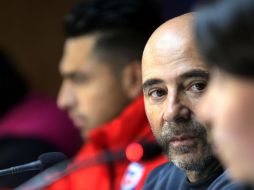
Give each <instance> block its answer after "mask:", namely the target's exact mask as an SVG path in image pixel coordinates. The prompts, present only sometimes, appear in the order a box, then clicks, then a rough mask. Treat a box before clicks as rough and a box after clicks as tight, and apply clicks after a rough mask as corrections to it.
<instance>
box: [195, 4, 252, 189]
mask: <svg viewBox="0 0 254 190" xmlns="http://www.w3.org/2000/svg"><path fill="white" fill-rule="evenodd" d="M195 31H196V38H197V44H198V46H199V48H200V50H201V53H202V55H203V56H204V58H205V60H206V62H207V63H208V65H209V66H210V67H211V68H212V76H211V83H210V85H209V88H208V91H207V93H206V95H205V96H204V99H203V101H202V104H201V109H200V115H201V118H202V119H203V120H205V121H207V122H209V123H210V124H211V126H212V127H211V131H212V137H213V143H214V144H215V147H216V149H215V150H216V152H217V153H218V155H219V157H220V158H221V160H222V161H223V163H224V164H225V166H226V167H227V168H229V171H230V174H231V176H232V177H233V178H234V179H236V180H241V181H245V182H248V183H251V184H252V185H253V184H254V162H253V160H254V148H253V147H254V138H253V137H254V98H253V97H254V1H253V0H241V1H238V0H222V1H218V2H217V3H215V4H213V5H211V6H210V7H208V8H205V9H204V10H202V11H200V12H199V14H198V15H197V20H196V25H195Z"/></svg>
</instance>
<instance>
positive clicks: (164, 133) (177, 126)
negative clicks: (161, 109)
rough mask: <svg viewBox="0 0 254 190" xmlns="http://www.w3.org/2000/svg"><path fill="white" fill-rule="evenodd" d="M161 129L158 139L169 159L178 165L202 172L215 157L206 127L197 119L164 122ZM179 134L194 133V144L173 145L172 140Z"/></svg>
mask: <svg viewBox="0 0 254 190" xmlns="http://www.w3.org/2000/svg"><path fill="white" fill-rule="evenodd" d="M161 129H162V130H161V134H160V135H157V137H156V139H157V141H158V142H159V144H160V145H161V146H162V147H163V148H164V151H165V152H166V155H167V156H168V158H169V160H171V161H172V162H173V163H174V164H175V165H176V166H177V167H179V168H181V169H183V170H185V171H192V172H197V173H200V172H201V171H203V170H204V169H205V168H206V167H207V165H208V164H209V163H210V162H211V160H212V159H213V156H212V150H211V146H210V144H209V143H208V142H207V132H206V129H205V127H204V126H203V125H202V124H200V123H198V122H197V121H195V120H193V119H189V120H188V121H186V120H185V121H174V122H164V123H163V126H162V128H161ZM179 135H192V136H195V140H194V142H193V143H192V144H188V145H181V146H176V147H174V146H172V145H171V144H170V140H171V139H172V137H175V136H179ZM155 136H156V135H155ZM158 136H159V138H158Z"/></svg>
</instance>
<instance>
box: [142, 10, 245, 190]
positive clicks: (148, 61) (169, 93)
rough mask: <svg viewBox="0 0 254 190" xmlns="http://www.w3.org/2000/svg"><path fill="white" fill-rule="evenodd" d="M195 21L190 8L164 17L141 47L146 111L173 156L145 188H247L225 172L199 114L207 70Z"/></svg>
mask: <svg viewBox="0 0 254 190" xmlns="http://www.w3.org/2000/svg"><path fill="white" fill-rule="evenodd" d="M192 22H193V14H186V15H182V16H180V17H177V18H175V19H173V20H170V21H168V22H166V23H164V24H163V25H162V26H160V27H159V28H158V29H157V30H156V31H155V32H154V33H153V35H152V36H151V37H150V39H149V41H148V42H147V44H146V47H145V50H144V52H143V59H142V81H143V92H144V99H145V109H146V114H147V117H148V119H149V122H150V125H151V128H152V131H153V134H154V136H155V137H156V139H157V141H158V142H159V144H161V145H162V146H163V147H164V149H165V152H166V153H167V156H168V158H169V159H170V160H171V161H172V162H171V163H166V164H164V165H162V166H160V167H158V168H156V169H155V170H154V171H153V172H152V173H151V174H150V176H149V178H148V179H147V181H146V184H145V187H144V190H146V189H147V190H151V189H159V190H163V189H172V190H176V189H180V190H185V189H222V188H224V189H225V188H228V189H243V187H241V186H240V185H239V184H235V183H231V182H230V181H229V180H228V178H227V176H226V174H223V169H222V167H221V164H220V163H219V162H218V160H217V159H216V158H215V157H214V156H213V154H212V151H211V146H210V144H209V142H208V137H209V134H208V131H207V126H206V124H205V123H202V122H200V121H199V120H198V119H197V118H196V113H195V108H196V106H198V104H199V102H200V98H201V96H202V94H203V92H204V90H205V88H206V85H207V82H208V78H209V73H208V68H207V66H206V65H205V64H204V63H203V62H202V61H201V59H200V56H199V54H198V53H197V50H196V47H195V46H194V40H193V35H192ZM238 185H239V186H238Z"/></svg>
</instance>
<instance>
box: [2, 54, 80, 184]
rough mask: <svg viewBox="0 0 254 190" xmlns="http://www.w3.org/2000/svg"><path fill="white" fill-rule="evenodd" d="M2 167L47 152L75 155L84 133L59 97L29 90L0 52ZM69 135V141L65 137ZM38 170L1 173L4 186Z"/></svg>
mask: <svg viewBox="0 0 254 190" xmlns="http://www.w3.org/2000/svg"><path fill="white" fill-rule="evenodd" d="M0 89H1V95H0V97H1V98H0V105H1V106H0V114H1V115H0V154H1V157H0V169H5V168H9V167H13V166H16V165H20V164H25V163H28V162H32V161H35V160H37V158H38V156H39V155H40V154H42V153H45V152H51V151H60V152H63V153H65V154H66V155H67V156H72V155H73V154H74V153H75V152H76V151H77V150H78V148H79V146H80V142H81V141H80V137H79V134H78V132H77V130H76V129H75V128H74V127H73V125H72V123H71V121H70V120H69V119H68V118H67V116H66V114H65V113H63V112H62V111H60V110H59V109H58V108H57V106H56V101H55V100H54V99H53V98H49V97H46V96H43V95H37V94H34V93H29V91H28V87H27V85H26V83H25V81H24V80H23V78H22V77H21V75H20V74H19V73H18V71H17V70H16V69H15V66H14V64H13V63H12V61H11V60H10V58H9V57H8V56H7V55H6V54H4V53H3V52H2V53H1V54H0ZM63 136H65V137H66V138H68V139H69V141H66V140H64V139H63V138H62V137H63ZM36 173H37V172H27V173H24V174H16V175H13V176H12V175H10V176H1V177H0V178H1V180H0V188H3V187H8V188H14V187H16V186H18V185H19V184H21V183H22V182H24V181H26V180H28V179H29V178H31V177H32V176H33V175H35V174H36Z"/></svg>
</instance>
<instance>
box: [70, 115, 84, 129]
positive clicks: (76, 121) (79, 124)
mask: <svg viewBox="0 0 254 190" xmlns="http://www.w3.org/2000/svg"><path fill="white" fill-rule="evenodd" d="M70 118H71V120H72V122H73V124H74V125H75V127H77V128H82V127H83V125H84V122H83V119H82V118H81V117H78V116H74V115H70Z"/></svg>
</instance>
